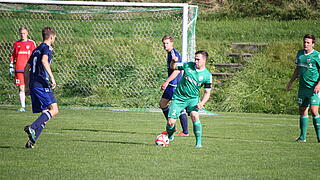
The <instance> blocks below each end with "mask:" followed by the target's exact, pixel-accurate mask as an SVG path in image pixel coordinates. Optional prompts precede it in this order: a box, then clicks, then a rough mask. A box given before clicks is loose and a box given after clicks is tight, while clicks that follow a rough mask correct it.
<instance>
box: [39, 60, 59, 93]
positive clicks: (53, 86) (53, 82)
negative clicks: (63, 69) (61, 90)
mask: <svg viewBox="0 0 320 180" xmlns="http://www.w3.org/2000/svg"><path fill="white" fill-rule="evenodd" d="M48 59H49V57H48V55H43V56H42V60H41V62H42V64H43V67H44V69H45V70H46V71H47V72H48V74H49V76H50V81H51V88H52V89H54V88H55V87H56V86H57V84H56V81H55V79H54V76H53V73H52V71H51V67H50V64H49V61H48Z"/></svg>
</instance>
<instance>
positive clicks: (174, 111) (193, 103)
mask: <svg viewBox="0 0 320 180" xmlns="http://www.w3.org/2000/svg"><path fill="white" fill-rule="evenodd" d="M198 103H199V98H194V99H187V100H180V99H173V100H172V102H171V104H170V109H169V114H168V117H169V118H173V119H177V118H178V117H179V116H180V113H181V111H182V110H183V109H186V111H187V113H190V112H191V111H197V112H198V111H199V109H198V108H197V104H198Z"/></svg>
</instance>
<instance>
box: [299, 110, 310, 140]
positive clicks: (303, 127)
mask: <svg viewBox="0 0 320 180" xmlns="http://www.w3.org/2000/svg"><path fill="white" fill-rule="evenodd" d="M308 119H309V116H308V115H302V116H300V136H299V140H306V138H307V128H308Z"/></svg>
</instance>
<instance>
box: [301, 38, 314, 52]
mask: <svg viewBox="0 0 320 180" xmlns="http://www.w3.org/2000/svg"><path fill="white" fill-rule="evenodd" d="M315 43H316V38H315V37H314V35H312V34H306V35H305V36H304V37H303V48H304V50H305V51H306V52H308V53H309V52H311V51H312V50H313V47H314V44H315Z"/></svg>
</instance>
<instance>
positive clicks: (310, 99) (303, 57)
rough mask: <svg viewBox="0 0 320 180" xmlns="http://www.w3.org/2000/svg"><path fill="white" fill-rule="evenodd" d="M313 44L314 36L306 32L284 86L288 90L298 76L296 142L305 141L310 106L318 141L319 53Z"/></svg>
mask: <svg viewBox="0 0 320 180" xmlns="http://www.w3.org/2000/svg"><path fill="white" fill-rule="evenodd" d="M314 44H315V37H314V36H313V35H311V34H306V35H305V36H304V37H303V47H304V49H302V50H299V51H298V53H297V56H296V61H295V63H296V64H297V66H296V68H295V71H294V73H293V74H292V77H291V79H290V81H289V83H288V85H287V88H286V89H287V90H290V88H291V85H292V83H293V81H294V80H295V79H296V78H297V77H299V78H300V80H299V91H298V104H299V113H300V120H299V126H300V136H299V137H298V138H297V141H298V142H306V139H307V137H306V136H307V127H308V119H309V117H308V111H309V108H310V109H311V112H312V119H313V125H314V128H315V131H316V135H317V141H318V143H320V116H319V112H318V111H319V103H320V83H319V80H320V79H319V77H320V74H319V70H320V53H319V52H318V51H316V50H314V49H313V47H314Z"/></svg>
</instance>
